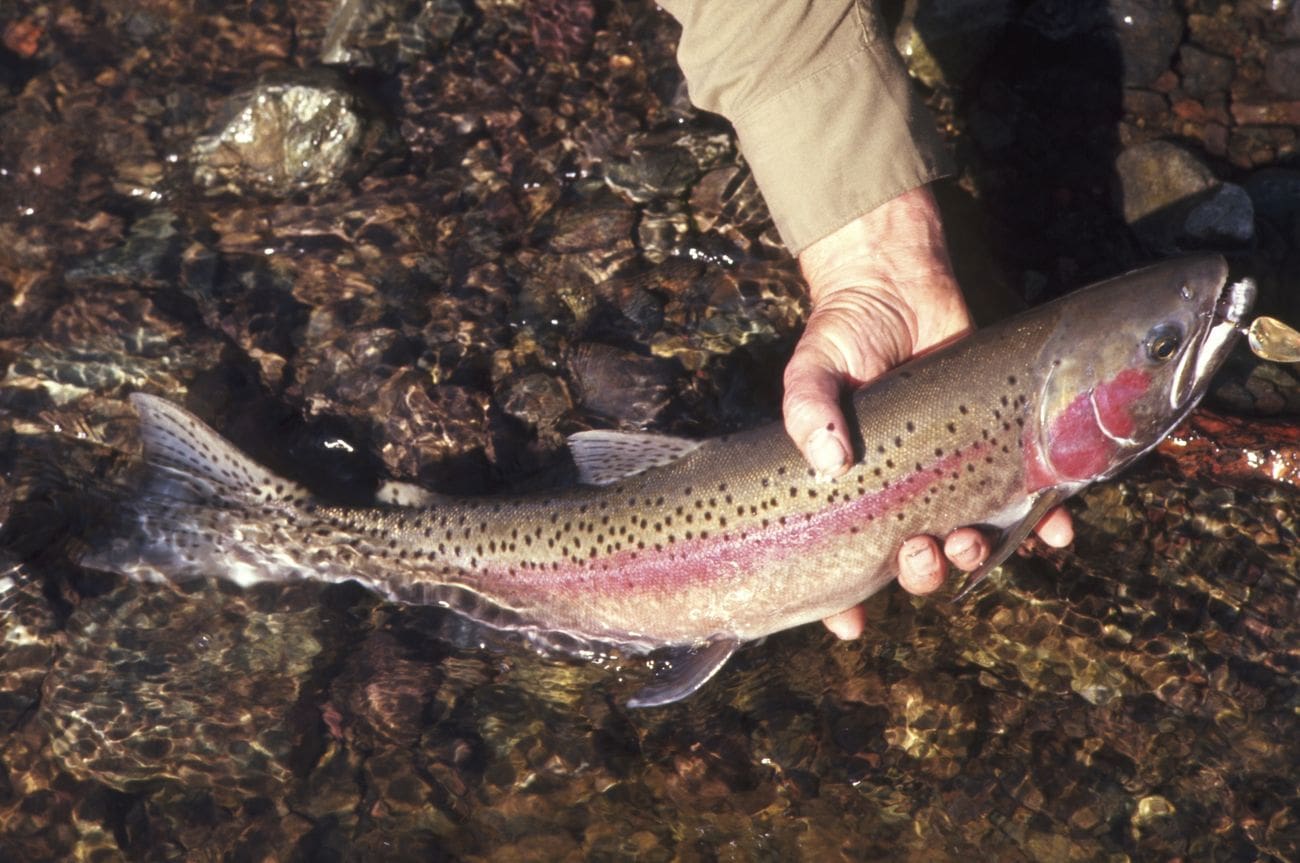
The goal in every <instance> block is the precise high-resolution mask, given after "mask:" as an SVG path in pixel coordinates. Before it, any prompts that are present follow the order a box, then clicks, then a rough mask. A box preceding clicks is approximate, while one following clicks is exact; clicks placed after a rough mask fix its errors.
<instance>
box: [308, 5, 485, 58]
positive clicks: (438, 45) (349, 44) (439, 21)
mask: <svg viewBox="0 0 1300 863" xmlns="http://www.w3.org/2000/svg"><path fill="white" fill-rule="evenodd" d="M468 20H469V18H468V14H467V12H466V9H465V7H464V5H463V4H462V3H461V2H460V0H428V2H423V3H418V4H415V5H414V6H409V5H407V4H402V3H393V2H386V0H336V2H335V3H334V10H333V14H332V15H331V16H330V19H329V28H328V30H327V31H326V33H325V37H324V40H323V42H322V44H321V50H320V59H321V62H322V63H328V64H331V65H333V64H338V65H344V66H353V67H358V66H360V67H367V68H376V69H383V70H385V71H392V70H393V69H395V68H396V67H398V66H400V65H402V64H404V63H410V62H413V61H416V60H419V59H420V58H422V57H424V56H427V55H428V54H429V53H430V52H438V51H441V50H442V49H444V48H445V47H446V46H447V44H448V43H449V42H450V41H451V40H452V38H453V37H454V36H455V35H456V33H457V32H458V31H459V30H461V29H463V28H464V27H466V26H467V24H468Z"/></svg>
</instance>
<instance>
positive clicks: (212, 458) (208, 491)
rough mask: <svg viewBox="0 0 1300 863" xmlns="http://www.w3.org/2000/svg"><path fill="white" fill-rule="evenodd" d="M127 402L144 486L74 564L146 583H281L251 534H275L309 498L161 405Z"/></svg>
mask: <svg viewBox="0 0 1300 863" xmlns="http://www.w3.org/2000/svg"><path fill="white" fill-rule="evenodd" d="M131 405H132V407H134V408H135V411H136V413H137V414H138V415H139V417H140V440H141V443H142V445H143V450H144V452H143V455H144V476H143V481H142V482H141V483H140V485H139V487H138V489H137V490H136V492H135V493H134V494H133V495H132V496H131V497H130V498H129V499H127V500H124V501H123V502H122V504H121V513H120V517H119V519H118V520H119V531H118V535H117V536H116V537H115V538H114V539H113V540H112V541H111V542H110V543H108V544H107V545H106V546H105V547H103V548H100V549H97V550H95V551H92V552H91V553H90V554H88V555H86V556H85V557H83V559H82V561H81V562H82V564H83V565H84V566H88V567H90V568H92V569H102V570H106V571H109V572H119V573H122V574H124V575H129V576H132V577H134V578H141V579H146V580H159V579H173V578H185V577H194V576H201V575H219V576H223V577H226V578H231V579H233V580H235V581H237V582H240V583H243V584H247V583H251V582H254V581H262V580H266V579H274V578H280V577H285V575H287V573H285V572H281V571H279V570H281V569H282V567H280V566H279V565H278V564H277V563H276V562H275V561H273V560H270V559H268V558H267V557H266V556H265V555H264V554H261V553H260V552H258V551H256V550H255V548H254V547H255V546H256V545H257V543H255V542H252V538H253V537H252V535H253V534H254V533H257V534H259V535H266V534H272V535H273V534H275V533H276V531H277V525H280V526H282V525H283V524H284V523H285V522H286V520H291V519H292V517H293V513H294V512H295V511H296V510H297V508H298V507H299V505H301V504H303V503H305V502H306V501H307V500H308V499H309V498H310V494H309V492H308V491H307V490H306V489H304V488H303V487H302V486H300V485H298V484H297V483H293V482H290V481H288V480H286V479H283V478H282V477H279V476H276V475H275V474H274V473H272V472H270V471H268V470H267V469H266V468H264V467H262V466H261V465H259V464H257V463H256V462H255V461H253V460H252V459H250V458H248V457H247V456H246V455H244V454H243V453H241V452H240V451H239V450H238V449H236V448H235V447H234V446H232V445H231V444H230V443H229V442H227V441H226V440H225V439H224V438H222V437H221V436H220V435H218V434H217V433H216V432H215V431H213V430H212V429H211V428H209V427H208V426H207V425H205V424H204V423H203V421H202V420H200V419H199V418H198V417H196V416H194V415H193V414H191V413H190V412H189V411H187V410H185V409H183V408H181V407H178V406H177V405H174V404H172V403H171V402H169V401H167V400H165V399H161V398H158V397H157V396H151V395H147V394H144V393H136V394H134V395H132V396H131Z"/></svg>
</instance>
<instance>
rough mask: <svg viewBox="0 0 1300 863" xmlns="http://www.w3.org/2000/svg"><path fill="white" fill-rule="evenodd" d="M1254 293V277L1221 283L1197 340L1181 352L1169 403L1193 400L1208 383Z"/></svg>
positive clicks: (1237, 332)
mask: <svg viewBox="0 0 1300 863" xmlns="http://www.w3.org/2000/svg"><path fill="white" fill-rule="evenodd" d="M1256 293H1257V290H1256V288H1255V280H1254V279H1250V278H1244V279H1238V280H1237V281H1235V282H1229V283H1228V284H1226V285H1224V287H1223V290H1222V291H1220V292H1219V296H1218V298H1217V299H1216V300H1215V303H1214V308H1213V309H1211V310H1209V311H1207V312H1205V313H1204V317H1205V318H1208V319H1209V320H1208V322H1207V323H1206V324H1205V325H1204V327H1203V329H1202V334H1201V338H1200V342H1199V343H1198V344H1197V345H1195V347H1194V349H1193V350H1189V351H1187V353H1186V354H1185V355H1184V359H1183V362H1182V367H1181V368H1179V369H1178V372H1177V375H1176V378H1175V380H1176V384H1175V386H1173V387H1171V388H1170V390H1169V403H1170V407H1174V408H1177V407H1178V405H1179V404H1180V403H1183V402H1186V401H1189V400H1190V401H1195V400H1196V398H1197V396H1198V394H1199V393H1201V392H1202V391H1204V390H1205V388H1206V387H1207V386H1209V379H1210V377H1211V375H1213V374H1214V371H1215V369H1217V368H1218V367H1219V364H1220V363H1222V362H1223V359H1224V356H1225V355H1226V354H1227V353H1228V351H1229V350H1230V349H1231V348H1232V345H1233V343H1234V342H1236V340H1237V337H1238V336H1240V335H1241V334H1242V332H1243V329H1244V328H1243V326H1242V323H1243V321H1245V319H1246V316H1247V315H1248V314H1250V309H1251V306H1253V305H1254V304H1255V295H1256Z"/></svg>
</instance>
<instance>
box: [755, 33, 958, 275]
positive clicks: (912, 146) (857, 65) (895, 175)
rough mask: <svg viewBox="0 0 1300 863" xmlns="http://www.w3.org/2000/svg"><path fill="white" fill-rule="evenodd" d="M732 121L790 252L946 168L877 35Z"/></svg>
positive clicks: (930, 126)
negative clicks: (870, 41) (873, 40)
mask: <svg viewBox="0 0 1300 863" xmlns="http://www.w3.org/2000/svg"><path fill="white" fill-rule="evenodd" d="M731 120H732V125H733V126H734V127H735V129H736V134H737V136H738V137H739V139H740V146H741V151H742V152H743V153H744V154H745V158H746V160H747V161H748V162H749V165H750V169H751V170H752V171H753V172H754V179H755V180H756V181H757V183H758V187H759V188H760V189H761V190H762V191H763V197H764V198H765V199H766V201H767V205H768V209H769V210H770V211H771V212H772V218H773V219H774V220H775V222H776V227H777V230H778V231H780V233H781V239H782V240H783V241H784V242H785V244H786V246H787V247H788V248H789V249H790V252H791V254H793V255H798V254H799V253H800V252H802V251H803V250H804V249H805V248H807V247H808V246H809V245H811V244H812V243H813V242H815V241H817V240H819V239H821V238H822V237H824V236H826V235H827V234H830V233H832V232H833V231H835V230H836V229H837V228H840V227H842V226H843V225H846V224H848V223H849V222H851V221H852V220H853V219H854V218H856V217H858V216H860V215H862V214H863V213H867V212H870V211H871V210H873V209H875V208H876V207H878V206H880V205H881V204H883V203H885V202H886V201H888V200H890V199H891V198H894V197H897V196H898V195H900V194H902V193H903V192H906V191H907V190H909V189H913V188H916V187H917V186H921V185H924V184H926V183H929V182H931V181H933V180H936V179H938V178H939V177H942V176H944V175H946V174H949V173H951V172H952V170H953V169H952V165H951V160H950V158H949V157H948V154H947V151H946V149H945V148H944V145H943V143H942V142H941V141H940V139H939V136H938V134H937V132H936V131H935V128H934V120H933V118H932V117H931V115H930V112H929V110H928V109H926V107H925V105H924V104H922V103H921V101H920V100H919V99H918V98H917V96H916V94H915V93H913V91H912V89H911V84H910V81H909V80H908V77H907V73H906V71H905V70H904V68H903V65H902V62H901V60H899V58H898V57H897V55H896V54H895V53H894V50H893V48H892V46H890V45H888V44H887V43H886V44H882V42H881V41H876V42H875V43H874V44H872V45H869V46H868V45H862V46H861V47H860V48H859V49H858V50H856V51H854V52H852V53H850V54H847V55H845V56H843V57H842V58H840V59H839V60H837V61H835V62H833V63H831V64H829V65H826V66H823V67H821V68H819V69H817V70H816V71H815V72H813V73H812V74H810V75H808V76H807V77H804V78H802V79H800V80H798V81H796V82H795V83H793V84H792V85H791V86H789V87H787V88H786V89H784V90H782V91H780V92H779V93H777V94H775V95H773V96H771V97H769V98H767V99H765V100H764V101H763V102H762V103H761V104H760V105H757V106H755V107H754V108H753V109H751V110H749V111H746V112H745V113H744V114H742V115H740V116H737V117H734V118H731Z"/></svg>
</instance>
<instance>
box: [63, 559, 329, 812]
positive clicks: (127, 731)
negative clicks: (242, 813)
mask: <svg viewBox="0 0 1300 863" xmlns="http://www.w3.org/2000/svg"><path fill="white" fill-rule="evenodd" d="M255 603H256V598H255V597H254V596H252V595H249V596H234V595H230V594H226V593H223V592H222V591H220V590H218V589H214V588H211V587H205V586H202V585H199V586H195V587H193V588H192V589H191V591H190V592H188V593H181V592H177V591H156V590H148V589H144V590H142V589H139V588H138V586H136V585H129V584H128V585H123V586H122V587H121V588H119V589H118V590H115V591H112V592H110V593H108V594H105V595H101V596H99V597H96V601H95V602H94V603H91V604H89V605H88V606H85V607H83V608H82V609H80V610H79V612H78V613H76V614H74V615H73V617H72V618H71V619H70V620H69V630H68V640H67V647H66V649H65V650H64V651H63V652H62V653H61V654H60V655H59V657H58V658H57V659H56V661H55V662H54V664H53V666H52V667H51V668H50V671H49V679H48V680H47V681H46V684H45V698H43V699H42V703H41V708H40V718H41V721H42V722H43V723H44V724H45V725H46V726H47V727H48V728H49V729H50V733H51V735H52V743H51V745H52V751H53V753H54V754H55V756H56V757H57V758H58V759H59V760H60V762H61V764H62V765H63V768H64V769H65V770H67V771H68V772H70V773H71V774H72V775H74V776H78V777H83V778H93V779H94V780H95V781H97V782H101V783H103V784H105V785H108V786H109V787H112V788H116V789H119V790H124V791H125V790H131V789H138V788H142V787H148V786H151V785H154V784H156V783H159V782H176V783H179V784H180V785H181V786H183V787H185V788H187V789H191V790H196V789H197V790H203V791H205V792H208V793H210V794H212V795H213V796H214V798H216V799H217V800H219V801H223V802H224V803H226V804H227V805H237V804H238V803H239V802H240V801H242V800H243V799H244V798H245V797H247V796H249V795H259V794H260V795H266V794H272V795H274V794H277V793H280V792H281V791H282V790H283V788H284V786H285V783H286V782H288V780H289V779H290V776H291V773H290V768H289V765H288V761H289V754H290V750H291V749H292V747H293V737H292V734H291V733H290V732H289V731H287V730H286V729H287V727H288V723H287V720H288V718H289V716H290V714H291V713H292V711H293V710H294V707H295V704H296V702H297V699H298V695H299V692H300V688H301V686H302V684H303V681H304V680H305V675H306V674H307V673H308V672H309V670H310V667H311V663H312V661H313V659H314V657H315V655H316V654H317V653H318V652H319V651H320V644H319V643H318V642H317V641H316V640H315V637H314V635H313V631H314V629H315V625H316V623H315V622H316V618H317V616H318V613H319V611H318V609H316V608H314V607H313V606H311V604H310V603H307V604H306V607H307V610H305V611H270V612H267V611H261V610H257V609H256V607H255Z"/></svg>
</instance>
